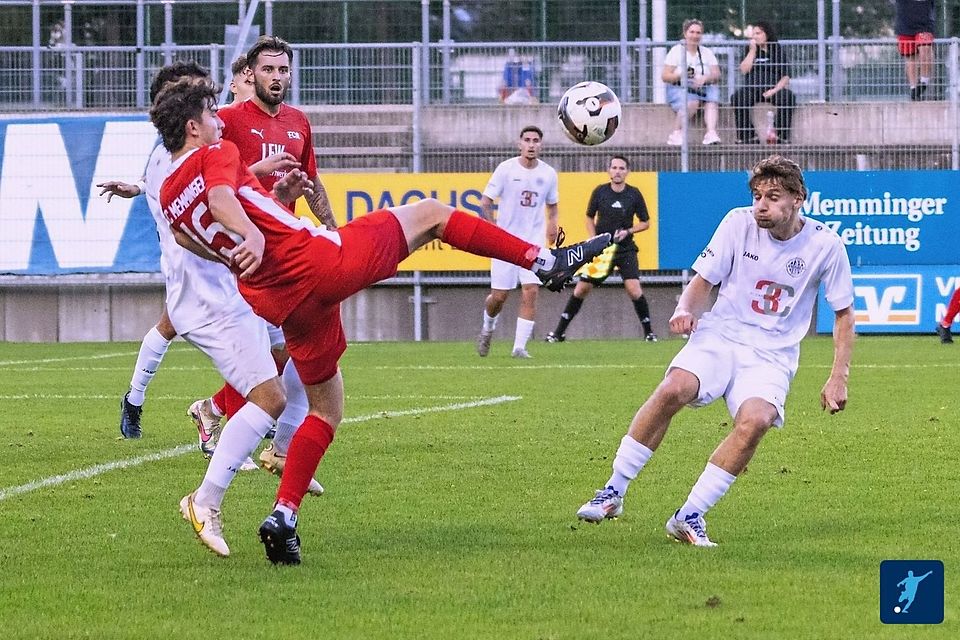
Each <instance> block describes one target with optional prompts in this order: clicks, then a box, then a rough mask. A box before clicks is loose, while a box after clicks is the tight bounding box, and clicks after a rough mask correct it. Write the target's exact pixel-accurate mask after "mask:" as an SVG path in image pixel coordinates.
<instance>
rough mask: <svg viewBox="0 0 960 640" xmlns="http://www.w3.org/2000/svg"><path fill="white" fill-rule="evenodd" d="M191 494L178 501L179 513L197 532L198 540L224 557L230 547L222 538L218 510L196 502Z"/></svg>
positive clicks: (221, 525) (221, 524)
mask: <svg viewBox="0 0 960 640" xmlns="http://www.w3.org/2000/svg"><path fill="white" fill-rule="evenodd" d="M193 496H194V494H192V493H191V494H189V495H186V496H184V497H183V499H182V500H181V501H180V515H182V516H183V519H184V520H186V521H187V522H189V523H190V525H191V526H192V527H193V532H194V533H195V534H197V537H198V538H199V539H200V542H202V543H203V544H204V545H205V546H206V547H207V548H208V549H210V550H211V551H213V552H214V553H215V554H217V555H218V556H223V557H224V558H226V557H227V556H229V555H230V549H229V547H227V541H226V540H224V539H223V523H222V522H221V521H220V510H219V509H211V508H209V507H204V506H202V505H199V504H197V503H196V502H194V500H193Z"/></svg>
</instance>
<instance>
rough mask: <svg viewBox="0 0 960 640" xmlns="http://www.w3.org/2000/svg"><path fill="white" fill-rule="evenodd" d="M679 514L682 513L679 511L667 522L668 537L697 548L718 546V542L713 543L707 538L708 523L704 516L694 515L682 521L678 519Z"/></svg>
mask: <svg viewBox="0 0 960 640" xmlns="http://www.w3.org/2000/svg"><path fill="white" fill-rule="evenodd" d="M678 513H680V511H679V510H677V513H674V514H673V515H672V516H670V519H669V520H667V524H666V529H667V535H669V536H670V537H671V538H673V539H674V540H676V541H677V542H685V543H687V544H692V545H693V546H695V547H715V546H717V543H716V542H712V541H711V540H710V538H708V537H707V523H706V521H705V520H704V519H703V516H701V515H700V514H699V513H692V514H690V515H689V516H687V517H686V518H684V519H683V520H680V519H678V518H677V514H678Z"/></svg>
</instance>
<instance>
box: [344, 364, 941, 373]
mask: <svg viewBox="0 0 960 640" xmlns="http://www.w3.org/2000/svg"><path fill="white" fill-rule="evenodd" d="M668 366H669V363H667V362H664V363H656V364H629V363H624V364H526V365H513V366H509V365H507V366H502V367H498V366H491V365H457V364H451V365H444V364H420V365H377V366H373V367H358V366H352V367H350V368H351V369H376V370H381V371H513V370H519V369H534V370H536V369H543V370H546V369H661V370H666V368H667V367H668ZM956 366H957V364H956V363H955V362H941V363H919V364H900V363H897V364H860V365H858V364H856V363H854V364H851V365H850V368H851V369H943V368H950V369H954V368H956ZM831 368H833V365H832V364H801V365H800V369H831Z"/></svg>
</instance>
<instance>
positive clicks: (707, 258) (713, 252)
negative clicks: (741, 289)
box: [693, 209, 744, 285]
mask: <svg viewBox="0 0 960 640" xmlns="http://www.w3.org/2000/svg"><path fill="white" fill-rule="evenodd" d="M743 220H744V217H743V215H742V210H739V209H733V210H731V211H730V212H729V213H727V215H726V216H725V217H724V218H723V220H722V221H721V222H720V225H719V226H718V227H717V230H716V231H714V232H713V237H712V238H711V239H710V242H709V243H708V244H707V246H706V247H705V248H704V249H703V251H702V252H701V253H700V255H699V256H698V257H697V259H696V260H694V262H693V270H694V271H696V272H697V273H698V274H700V276H701V277H702V278H703V279H704V280H706V281H707V282H709V283H710V284H712V285H717V284H720V283H721V282H722V281H723V280H726V279H727V277H728V276H729V275H730V272H731V271H732V269H733V255H734V251H735V249H736V247H735V245H736V241H737V237H738V235H740V234H741V232H742V230H741V227H742V226H743V224H742V221H743Z"/></svg>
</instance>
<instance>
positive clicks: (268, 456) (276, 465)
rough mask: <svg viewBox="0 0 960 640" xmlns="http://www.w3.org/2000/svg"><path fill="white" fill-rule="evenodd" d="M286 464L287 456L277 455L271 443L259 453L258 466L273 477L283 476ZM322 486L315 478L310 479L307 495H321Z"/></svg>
mask: <svg viewBox="0 0 960 640" xmlns="http://www.w3.org/2000/svg"><path fill="white" fill-rule="evenodd" d="M286 463H287V456H285V455H281V454H279V453H277V450H276V449H274V447H273V443H272V442H271V443H270V445H269V446H267V448H266V449H264V450H263V451H261V452H260V464H262V465H263V468H264V469H266V470H267V471H269V472H270V473H272V474H273V475H275V476H278V477H279V476H282V475H283V466H284V465H285V464H286ZM323 491H324V489H323V485H322V484H320V483H319V482H317V480H316V478H310V484H309V485H308V486H307V493H309V494H310V495H312V496H322V495H323Z"/></svg>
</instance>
